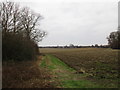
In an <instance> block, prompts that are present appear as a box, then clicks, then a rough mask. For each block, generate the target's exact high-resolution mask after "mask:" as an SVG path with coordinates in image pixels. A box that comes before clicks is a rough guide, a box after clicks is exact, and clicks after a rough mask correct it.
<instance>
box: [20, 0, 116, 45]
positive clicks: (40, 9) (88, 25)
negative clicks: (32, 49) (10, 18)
mask: <svg viewBox="0 0 120 90" xmlns="http://www.w3.org/2000/svg"><path fill="white" fill-rule="evenodd" d="M18 1H20V4H21V5H23V6H28V7H30V8H31V9H32V10H34V11H35V12H37V13H40V14H41V15H42V16H43V17H44V19H43V20H41V23H40V25H41V26H40V29H41V30H45V31H46V32H47V33H48V35H47V36H46V37H45V38H44V39H43V41H42V42H40V43H39V45H40V46H44V45H45V46H46V45H69V44H71V43H72V44H74V45H92V44H107V39H106V37H107V36H108V35H109V34H110V32H112V31H115V30H117V27H118V0H28V1H25V0H18Z"/></svg>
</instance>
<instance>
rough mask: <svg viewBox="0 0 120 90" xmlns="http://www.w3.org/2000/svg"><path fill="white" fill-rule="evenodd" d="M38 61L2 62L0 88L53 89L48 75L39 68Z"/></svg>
mask: <svg viewBox="0 0 120 90" xmlns="http://www.w3.org/2000/svg"><path fill="white" fill-rule="evenodd" d="M40 60H41V57H39V59H38V60H36V61H19V62H18V61H7V62H3V68H2V69H3V71H2V73H3V74H2V87H3V88H53V87H54V85H53V82H50V79H51V76H50V74H49V73H48V72H47V71H46V70H45V69H41V68H40V66H39V64H40Z"/></svg>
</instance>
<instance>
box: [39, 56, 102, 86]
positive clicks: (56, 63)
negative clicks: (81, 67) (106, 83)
mask: <svg viewBox="0 0 120 90" xmlns="http://www.w3.org/2000/svg"><path fill="white" fill-rule="evenodd" d="M40 66H41V67H44V68H47V69H48V70H49V71H50V72H51V73H52V75H53V77H52V80H53V81H56V82H59V85H57V87H62V88H102V86H99V85H97V84H96V83H94V82H91V81H89V80H86V79H85V78H84V77H85V76H86V74H76V73H75V72H76V70H74V69H73V68H71V67H69V66H68V65H66V64H65V63H64V62H62V61H61V60H59V59H58V58H56V57H54V56H53V55H50V54H46V55H45V56H43V59H42V62H41V63H40Z"/></svg>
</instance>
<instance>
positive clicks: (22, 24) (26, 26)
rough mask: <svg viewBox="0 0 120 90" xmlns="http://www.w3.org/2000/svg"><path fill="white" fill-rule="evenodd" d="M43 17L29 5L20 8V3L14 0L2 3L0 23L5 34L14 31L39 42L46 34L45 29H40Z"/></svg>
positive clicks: (0, 4)
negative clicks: (28, 6)
mask: <svg viewBox="0 0 120 90" xmlns="http://www.w3.org/2000/svg"><path fill="white" fill-rule="evenodd" d="M41 18H42V17H41V15H40V14H37V13H35V12H33V11H32V10H30V9H29V8H27V7H24V8H20V7H19V4H16V3H14V2H1V3H0V24H1V25H2V32H3V34H5V33H7V32H12V33H14V34H21V35H22V36H23V37H26V38H27V39H29V40H34V41H35V42H39V41H41V40H42V38H43V37H44V36H45V35H46V33H45V32H44V31H41V30H40V29H39V21H40V20H41Z"/></svg>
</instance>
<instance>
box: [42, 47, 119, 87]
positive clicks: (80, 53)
mask: <svg viewBox="0 0 120 90" xmlns="http://www.w3.org/2000/svg"><path fill="white" fill-rule="evenodd" d="M40 52H41V53H44V54H52V55H54V56H56V57H57V58H59V59H60V60H62V61H63V62H65V63H66V64H68V65H69V66H70V67H72V68H74V69H76V70H77V73H78V74H79V73H80V72H81V71H83V73H86V74H87V75H88V76H87V79H89V80H92V81H95V82H99V83H101V84H103V85H105V86H106V85H107V86H111V87H112V86H113V87H114V86H115V85H117V83H118V82H117V81H118V52H119V50H113V49H110V48H40ZM103 82H105V83H103Z"/></svg>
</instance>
